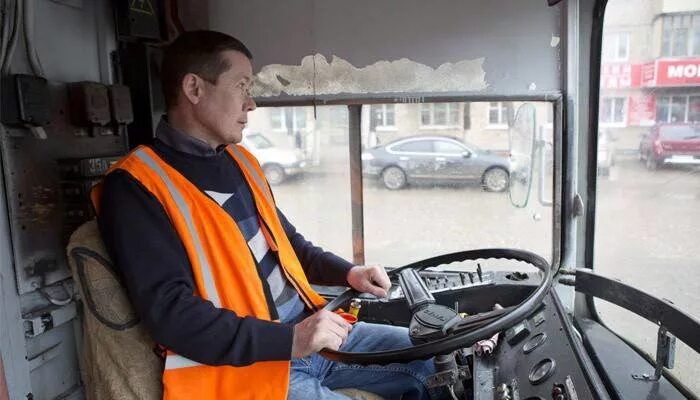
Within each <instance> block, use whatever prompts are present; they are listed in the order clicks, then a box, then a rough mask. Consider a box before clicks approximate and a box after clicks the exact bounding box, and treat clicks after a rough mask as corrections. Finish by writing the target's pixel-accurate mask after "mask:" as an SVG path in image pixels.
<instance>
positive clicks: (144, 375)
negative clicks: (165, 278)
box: [67, 220, 163, 400]
mask: <svg viewBox="0 0 700 400" xmlns="http://www.w3.org/2000/svg"><path fill="white" fill-rule="evenodd" d="M67 251H68V260H69V264H70V267H71V271H72V273H73V279H74V281H75V282H76V284H77V287H78V290H79V292H80V296H81V299H82V303H83V310H84V312H83V343H82V350H83V351H82V357H81V358H82V359H81V370H82V371H81V374H82V378H83V383H84V385H85V394H86V398H88V399H104V400H112V399H114V400H117V399H119V400H160V399H161V398H162V394H163V388H162V384H161V377H162V374H163V360H162V359H161V358H160V357H159V356H158V355H156V353H155V352H154V347H155V343H154V342H153V340H152V339H151V338H150V337H149V335H148V333H147V332H146V330H145V328H144V327H143V326H142V324H140V323H139V320H138V318H137V316H136V313H135V312H134V310H133V308H132V306H131V303H130V302H129V299H128V298H127V296H126V291H125V290H124V287H123V286H122V285H121V283H120V282H119V280H118V279H117V277H116V275H115V273H114V270H113V268H112V262H111V261H110V259H109V255H108V254H107V251H106V249H105V247H104V244H103V243H102V239H101V237H100V233H99V230H98V228H97V222H96V221H94V220H93V221H90V222H87V223H85V224H84V225H82V226H81V227H80V228H78V230H76V231H75V232H74V233H73V235H72V236H71V238H70V242H69V244H68V249H67Z"/></svg>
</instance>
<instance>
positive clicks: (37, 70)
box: [22, 0, 44, 77]
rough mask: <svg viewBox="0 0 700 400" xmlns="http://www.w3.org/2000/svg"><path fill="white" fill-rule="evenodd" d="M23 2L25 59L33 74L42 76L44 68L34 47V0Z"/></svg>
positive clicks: (24, 0)
mask: <svg viewBox="0 0 700 400" xmlns="http://www.w3.org/2000/svg"><path fill="white" fill-rule="evenodd" d="M22 3H23V4H24V40H25V47H26V51H27V60H29V65H30V66H31V68H32V72H33V73H34V75H38V76H42V77H43V76H44V68H43V67H42V66H41V61H39V54H38V53H37V51H36V47H34V0H23V1H22Z"/></svg>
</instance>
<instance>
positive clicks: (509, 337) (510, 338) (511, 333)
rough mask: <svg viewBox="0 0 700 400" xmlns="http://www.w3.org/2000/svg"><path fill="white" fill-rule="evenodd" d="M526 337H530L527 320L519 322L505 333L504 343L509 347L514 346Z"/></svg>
mask: <svg viewBox="0 0 700 400" xmlns="http://www.w3.org/2000/svg"><path fill="white" fill-rule="evenodd" d="M528 336H530V324H529V323H528V322H527V320H524V321H522V322H520V323H519V324H517V325H515V326H513V327H511V328H509V329H508V330H507V331H506V341H507V342H508V344H510V345H511V346H515V345H516V344H518V343H520V342H521V341H522V340H523V339H525V338H526V337H528Z"/></svg>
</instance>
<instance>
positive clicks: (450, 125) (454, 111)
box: [418, 102, 464, 130]
mask: <svg viewBox="0 0 700 400" xmlns="http://www.w3.org/2000/svg"><path fill="white" fill-rule="evenodd" d="M435 104H445V105H446V108H445V124H437V123H435ZM460 104H461V103H428V102H424V103H421V105H420V113H419V125H418V128H419V129H444V130H447V129H464V128H463V126H464V123H463V122H462V123H461V124H460V118H459V116H460ZM426 106H428V107H429V108H428V110H427V111H428V119H429V121H430V122H429V123H428V124H425V123H424V122H423V112H425V111H426V110H425V109H424V107H426ZM452 115H454V116H455V118H454V121H451V120H450V119H451V116H452Z"/></svg>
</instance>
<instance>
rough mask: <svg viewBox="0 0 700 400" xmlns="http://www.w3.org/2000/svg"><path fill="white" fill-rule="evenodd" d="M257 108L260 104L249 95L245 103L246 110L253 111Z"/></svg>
mask: <svg viewBox="0 0 700 400" xmlns="http://www.w3.org/2000/svg"><path fill="white" fill-rule="evenodd" d="M256 108H258V106H257V105H256V104H255V100H253V98H252V97H248V101H247V102H246V103H245V110H246V111H253V110H255V109H256Z"/></svg>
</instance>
